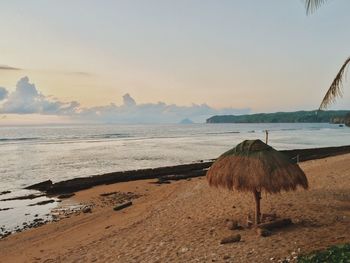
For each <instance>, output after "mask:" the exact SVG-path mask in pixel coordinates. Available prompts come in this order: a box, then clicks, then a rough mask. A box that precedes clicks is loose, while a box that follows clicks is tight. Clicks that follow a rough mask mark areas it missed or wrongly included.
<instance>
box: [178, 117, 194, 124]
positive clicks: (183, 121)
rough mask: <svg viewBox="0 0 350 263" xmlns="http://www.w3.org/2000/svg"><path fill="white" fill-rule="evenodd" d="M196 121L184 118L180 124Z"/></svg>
mask: <svg viewBox="0 0 350 263" xmlns="http://www.w3.org/2000/svg"><path fill="white" fill-rule="evenodd" d="M193 123H194V122H193V121H192V120H190V119H188V118H186V119H183V120H182V121H180V122H179V124H193Z"/></svg>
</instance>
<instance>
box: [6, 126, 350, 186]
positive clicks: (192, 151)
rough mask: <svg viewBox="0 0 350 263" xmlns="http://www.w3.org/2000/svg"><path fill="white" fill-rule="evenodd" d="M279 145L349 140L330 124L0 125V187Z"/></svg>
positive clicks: (345, 130) (341, 129)
mask: <svg viewBox="0 0 350 263" xmlns="http://www.w3.org/2000/svg"><path fill="white" fill-rule="evenodd" d="M265 130H269V144H270V145H271V146H273V147H275V148H276V149H278V150H285V149H296V148H313V147H326V146H340V145H347V144H350V129H349V128H347V127H339V125H334V124H324V123H322V124H319V123H311V124H308V123H305V124H304V123H292V124H291V123H288V124H281V123H279V124H183V125H180V124H179V125H112V124H106V125H70V126H68V125H64V126H33V127H30V126H22V127H0V151H1V154H0V182H1V184H0V192H1V191H4V190H19V189H21V188H23V187H25V186H28V185H30V184H33V183H37V182H41V181H44V180H47V179H51V180H53V181H54V182H57V181H62V180H66V179H71V178H75V177H82V176H89V175H95V174H101V173H107V172H114V171H123V170H133V169H140V168H152V167H160V166H167V165H176V164H184V163H190V162H195V161H198V160H207V159H213V158H216V157H218V156H219V155H220V154H221V153H223V152H224V151H226V150H228V149H230V148H232V147H234V146H235V145H236V144H238V143H239V142H241V141H242V140H245V139H261V140H263V141H264V140H265V132H264V131H265Z"/></svg>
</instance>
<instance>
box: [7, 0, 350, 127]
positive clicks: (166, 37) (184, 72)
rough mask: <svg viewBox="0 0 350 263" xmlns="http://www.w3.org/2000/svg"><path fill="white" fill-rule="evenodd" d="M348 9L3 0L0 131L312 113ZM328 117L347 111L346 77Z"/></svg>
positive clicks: (223, 0) (337, 0)
mask: <svg viewBox="0 0 350 263" xmlns="http://www.w3.org/2000/svg"><path fill="white" fill-rule="evenodd" d="M349 10H350V1H347V0H333V1H328V2H326V3H325V4H324V5H323V6H322V7H321V8H320V9H319V10H317V12H315V13H314V14H313V15H310V16H307V15H306V12H305V8H304V3H303V1H302V0H294V1H281V0H264V1H260V0H254V1H253V0H219V1H214V0H176V1H170V0H147V1H144V0H124V1H118V0H101V1H97V0H95V1H92V0H74V1H70V0H59V1H58V0H52V1H46V0H32V1H25V0H21V1H20V0H4V1H1V2H0V17H1V20H2V22H1V23H0V125H1V124H8V123H11V124H12V123H22V122H25V123H34V122H38V123H45V122H79V121H80V122H90V121H91V122H117V123H124V122H125V123H130V122H133V123H134V122H137V123H140V122H141V123H144V122H178V121H180V120H181V119H183V118H190V119H193V120H194V121H196V122H203V121H205V119H206V118H207V117H210V116H211V115H216V114H244V113H255V112H275V111H294V110H313V109H317V108H318V106H319V104H320V102H321V100H322V97H323V95H324V94H325V92H326V90H327V89H328V87H329V84H330V83H331V81H332V80H333V78H334V76H335V74H336V73H337V71H338V70H339V68H340V66H341V64H342V63H343V62H344V61H345V59H346V58H347V57H348V56H350V45H349V43H350V34H349V31H348V25H349V24H350V16H349ZM330 109H350V81H349V82H346V83H345V85H344V97H343V98H341V99H338V100H337V102H336V103H335V104H334V105H333V106H331V107H330Z"/></svg>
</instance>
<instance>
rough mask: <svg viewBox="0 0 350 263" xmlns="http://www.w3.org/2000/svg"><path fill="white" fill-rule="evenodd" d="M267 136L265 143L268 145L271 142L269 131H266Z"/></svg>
mask: <svg viewBox="0 0 350 263" xmlns="http://www.w3.org/2000/svg"><path fill="white" fill-rule="evenodd" d="M265 134H266V139H265V143H266V144H268V142H269V131H268V130H265Z"/></svg>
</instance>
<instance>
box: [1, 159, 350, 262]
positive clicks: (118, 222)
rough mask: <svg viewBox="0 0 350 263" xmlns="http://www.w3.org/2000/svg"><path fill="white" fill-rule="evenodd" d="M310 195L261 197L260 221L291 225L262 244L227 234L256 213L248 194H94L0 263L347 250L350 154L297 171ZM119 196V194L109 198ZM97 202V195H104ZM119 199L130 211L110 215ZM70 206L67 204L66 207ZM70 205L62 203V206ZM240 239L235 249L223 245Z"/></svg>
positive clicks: (25, 237)
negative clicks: (82, 208) (233, 223)
mask: <svg viewBox="0 0 350 263" xmlns="http://www.w3.org/2000/svg"><path fill="white" fill-rule="evenodd" d="M300 166H301V168H302V169H303V170H304V171H305V173H306V175H307V178H308V180H309V186H310V188H309V190H308V191H305V190H301V189H300V190H298V191H296V192H288V193H281V194H276V195H268V194H263V195H262V211H263V213H276V214H277V216H279V217H280V218H291V219H292V221H293V225H292V226H290V227H287V228H283V229H279V230H275V231H273V234H272V235H271V236H269V237H261V236H258V235H257V234H256V231H255V230H254V229H246V228H245V229H242V230H229V229H228V228H227V227H226V225H225V220H227V219H233V220H237V221H239V222H240V223H241V224H242V225H243V224H244V223H245V222H246V218H247V215H248V214H249V213H250V214H252V213H253V209H254V202H253V197H252V194H249V193H238V192H228V191H226V190H218V189H214V188H209V186H208V184H207V182H206V178H205V177H198V178H193V179H188V180H179V181H172V182H171V183H170V184H154V183H153V182H155V181H156V180H153V179H152V180H140V181H133V182H123V183H117V184H110V185H102V186H96V187H94V188H91V189H87V190H82V191H79V192H77V193H76V195H75V196H73V197H72V199H71V200H74V201H75V202H80V203H82V204H85V205H86V206H89V207H91V208H92V209H91V212H87V213H82V212H80V213H77V214H73V215H71V216H70V217H68V218H65V219H62V220H60V221H58V222H52V223H48V224H46V225H43V226H41V227H38V228H35V229H29V230H27V231H24V232H21V233H17V234H13V235H11V236H9V237H6V238H5V239H2V240H0V259H1V262H278V260H281V259H284V258H287V257H288V258H290V259H292V258H293V257H295V256H296V255H298V254H305V253H308V252H311V251H314V250H318V249H324V248H326V247H329V246H331V245H334V244H341V243H347V242H350V233H349V231H348V229H349V228H350V207H349V202H350V191H349V187H350V154H344V155H339V156H335V157H329V158H324V159H319V160H312V161H306V162H303V163H301V164H300ZM114 192H116V193H114ZM106 193H107V195H104V196H101V194H106ZM123 198H126V199H130V200H132V202H133V204H132V205H131V206H129V207H127V208H125V209H122V210H120V211H115V210H113V208H114V207H115V205H116V202H118V201H120V200H123ZM68 201H69V200H68ZM63 202H67V201H63ZM233 233H239V234H240V235H241V237H242V239H241V241H240V242H237V243H232V244H224V245H223V244H220V240H221V239H222V238H224V237H226V236H229V235H231V234H233Z"/></svg>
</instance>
